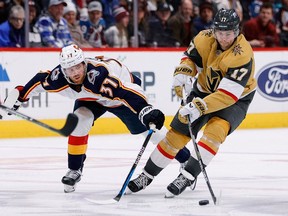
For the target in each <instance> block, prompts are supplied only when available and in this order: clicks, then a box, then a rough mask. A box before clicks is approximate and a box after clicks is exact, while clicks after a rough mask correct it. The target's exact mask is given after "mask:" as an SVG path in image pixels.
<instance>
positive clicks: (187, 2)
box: [167, 0, 196, 47]
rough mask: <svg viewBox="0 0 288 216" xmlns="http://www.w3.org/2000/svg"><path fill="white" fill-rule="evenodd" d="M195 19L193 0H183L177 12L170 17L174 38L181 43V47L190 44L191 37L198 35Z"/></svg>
mask: <svg viewBox="0 0 288 216" xmlns="http://www.w3.org/2000/svg"><path fill="white" fill-rule="evenodd" d="M193 19H194V14H193V2H192V1H191V0H182V1H181V3H180V5H179V7H178V11H177V13H176V14H174V15H173V16H171V17H170V18H169V19H168V22H167V24H168V28H169V29H171V31H172V36H173V38H174V39H175V40H176V41H178V42H179V43H180V44H179V46H181V47H187V46H189V44H190V41H191V38H193V37H194V36H195V35H196V30H195V28H194V25H193Z"/></svg>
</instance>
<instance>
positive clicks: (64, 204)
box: [0, 128, 288, 216]
mask: <svg viewBox="0 0 288 216" xmlns="http://www.w3.org/2000/svg"><path fill="white" fill-rule="evenodd" d="M143 140H144V138H143V137H141V136H132V135H129V134H125V135H103V136H91V137H90V140H89V147H88V152H87V156H88V158H87V160H86V162H85V168H84V173H83V177H82V180H81V182H80V183H79V184H78V186H77V188H76V191H75V192H74V193H70V194H65V193H64V192H63V185H62V183H61V178H62V176H63V175H64V174H65V173H66V171H67V153H66V152H67V149H66V147H67V144H66V143H67V141H66V138H62V137H54V138H33V139H0V215H1V216H18V215H21V216H22V215H24V216H25V215H29V216H34V215H35V216H36V215H37V216H38V215H39V216H40V215H41V216H52V215H53V216H54V215H55V216H88V215H89V216H95V215H101V216H108V215H109V216H110V215H113V216H114V215H116V216H118V215H124V216H130V215H131V216H144V215H147V216H158V215H159V216H160V215H165V216H170V215H171V216H188V215H191V216H200V215H201V216H210V215H211V216H280V215H281V216H288V141H287V140H288V128H282V129H267V130H266V129H265V130H237V131H235V132H234V134H232V135H230V136H229V137H228V138H227V140H226V142H225V143H224V144H223V145H222V146H221V149H220V151H219V153H218V155H217V156H216V157H215V158H214V159H213V161H212V162H211V164H210V165H209V166H208V167H207V173H208V176H209V179H210V182H211V185H212V188H213V190H214V192H215V194H216V196H217V198H218V199H219V200H220V203H219V205H216V206H215V205H214V204H213V202H212V200H211V196H210V193H209V191H208V188H207V185H206V182H205V181H204V178H203V175H202V174H200V175H199V179H198V183H197V187H196V190H195V191H191V190H190V189H188V190H186V191H184V192H183V194H181V195H180V196H178V197H176V198H173V199H165V198H164V194H165V192H166V186H167V185H168V184H169V183H170V182H171V181H173V180H174V178H175V177H177V175H178V169H179V164H178V163H177V162H176V161H173V162H172V163H171V164H170V165H169V166H168V167H167V168H166V169H164V170H163V171H162V172H161V173H160V174H159V175H158V176H157V177H156V178H155V179H154V181H153V182H152V183H151V185H150V186H148V187H147V188H146V189H145V190H143V191H141V192H139V193H136V194H132V195H124V196H122V198H121V200H120V201H119V202H118V203H116V204H111V205H96V204H93V203H90V202H88V201H87V200H86V199H85V198H90V199H96V200H106V199H111V198H113V197H115V196H116V195H117V194H118V192H119V190H120V189H121V187H122V184H123V182H124V180H125V178H126V176H127V174H128V172H129V171H130V169H131V166H132V165H133V163H134V161H135V158H136V156H137V154H138V152H139V150H140V148H141V145H142V143H143ZM188 146H189V148H193V146H192V144H189V145H188ZM154 147H155V146H153V144H152V143H149V145H148V147H147V149H146V151H145V152H144V154H143V156H142V158H141V160H140V163H139V164H138V167H137V169H136V171H135V173H134V175H133V177H132V179H133V178H135V177H136V176H137V175H138V174H139V173H141V169H142V168H143V166H144V165H145V162H146V160H147V159H148V157H149V155H150V153H151V151H152V150H153V149H154ZM202 199H209V201H210V204H209V205H206V206H199V205H198V202H199V200H202Z"/></svg>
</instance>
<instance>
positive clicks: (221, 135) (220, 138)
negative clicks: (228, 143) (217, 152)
mask: <svg viewBox="0 0 288 216" xmlns="http://www.w3.org/2000/svg"><path fill="white" fill-rule="evenodd" d="M229 130H230V124H229V122H227V121H226V120H224V119H221V118H219V117H213V118H211V119H210V120H209V121H208V123H207V125H206V127H205V130H204V132H203V135H204V136H205V137H206V138H207V139H210V140H211V141H212V142H213V141H214V142H216V143H220V144H221V143H223V142H224V141H225V139H226V137H227V135H228V132H229Z"/></svg>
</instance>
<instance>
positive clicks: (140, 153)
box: [85, 125, 155, 205]
mask: <svg viewBox="0 0 288 216" xmlns="http://www.w3.org/2000/svg"><path fill="white" fill-rule="evenodd" d="M154 130H155V125H150V130H149V131H148V134H147V136H146V138H145V141H144V143H143V145H142V147H141V149H140V151H139V153H138V155H137V158H136V160H135V162H134V164H133V166H132V167H131V169H130V171H129V173H128V175H127V177H126V179H125V181H124V183H123V185H122V188H121V190H120V191H119V193H118V195H117V196H115V197H114V198H113V199H108V200H93V199H89V198H85V199H86V200H87V201H89V202H92V203H95V204H99V205H107V204H114V203H117V202H119V201H120V199H121V197H122V196H123V194H124V192H125V190H126V187H127V185H128V183H129V181H130V179H131V177H132V175H133V173H134V171H135V169H136V167H137V165H138V163H139V161H140V159H141V157H142V154H143V153H144V151H145V149H146V146H147V144H148V142H149V140H150V138H151V136H152V134H153V132H154Z"/></svg>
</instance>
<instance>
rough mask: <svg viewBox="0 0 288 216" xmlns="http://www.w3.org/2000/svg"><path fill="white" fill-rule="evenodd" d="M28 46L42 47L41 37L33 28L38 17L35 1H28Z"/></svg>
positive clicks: (38, 11)
mask: <svg viewBox="0 0 288 216" xmlns="http://www.w3.org/2000/svg"><path fill="white" fill-rule="evenodd" d="M28 5H29V46H30V47H42V41H41V36H40V34H39V32H38V30H37V28H36V27H35V23H36V21H37V19H38V17H39V15H40V8H39V5H38V4H37V2H36V1H35V0H29V2H28Z"/></svg>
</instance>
